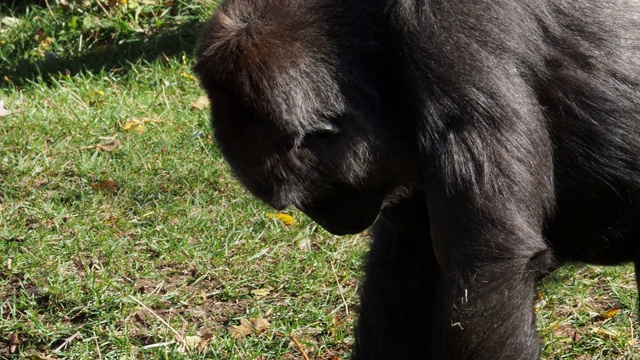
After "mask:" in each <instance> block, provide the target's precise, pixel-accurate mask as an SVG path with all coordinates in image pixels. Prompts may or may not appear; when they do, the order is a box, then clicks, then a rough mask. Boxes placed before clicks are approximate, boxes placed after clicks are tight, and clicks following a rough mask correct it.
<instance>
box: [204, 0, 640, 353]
mask: <svg viewBox="0 0 640 360" xmlns="http://www.w3.org/2000/svg"><path fill="white" fill-rule="evenodd" d="M197 57H198V63H197V65H196V67H195V70H196V72H197V73H198V75H199V78H200V81H201V84H202V86H203V87H204V89H205V90H206V91H207V94H208V96H209V98H210V99H211V103H212V125H213V128H214V132H215V138H216V140H217V142H218V144H219V146H220V148H221V150H222V152H223V154H224V156H225V157H226V159H227V161H228V162H229V163H230V165H231V167H232V168H233V170H234V172H235V174H236V176H237V177H238V178H239V180H240V181H241V182H242V183H243V184H244V185H245V186H246V187H247V188H248V189H249V190H250V191H251V192H252V193H253V194H254V195H255V196H257V197H258V198H260V199H262V200H263V201H265V202H266V203H268V204H270V205H271V206H273V207H276V208H284V207H287V206H295V207H298V208H299V209H301V210H302V211H304V212H305V213H306V214H308V215H309V216H310V217H311V218H313V219H314V220H316V221H317V222H318V223H319V224H320V225H322V226H323V227H325V228H326V229H327V230H329V231H331V232H333V233H336V234H344V233H354V232H359V231H362V230H364V229H366V228H368V227H372V231H371V232H372V237H373V241H372V244H371V250H370V252H369V254H368V256H367V259H366V262H365V274H366V276H365V279H364V283H363V285H362V290H361V294H360V296H361V310H360V316H359V320H358V324H357V327H356V345H355V348H354V355H353V356H354V358H355V359H386V360H388V359H414V358H429V359H473V360H482V359H491V360H495V359H537V358H539V344H538V341H537V336H536V333H535V324H534V322H535V319H534V313H533V301H534V286H535V282H536V281H537V280H538V279H540V278H541V277H542V276H544V275H545V274H547V273H548V272H549V271H551V270H553V269H554V268H556V267H558V266H560V265H562V264H563V263H564V262H567V261H585V262H592V263H599V264H618V263H622V262H630V261H633V262H636V264H638V263H639V262H640V240H638V239H640V229H639V228H638V224H640V75H639V74H640V72H639V71H638V69H640V2H636V1H626V0H612V1H607V2H602V1H596V0H582V1H576V0H532V1H525V0H508V1H507V0H477V1H464V0H439V1H430V0H351V1H346V0H227V1H223V2H222V3H221V4H220V5H219V6H218V8H217V10H216V13H215V14H214V16H213V18H212V19H211V21H210V22H209V23H208V25H207V26H206V27H205V29H204V30H203V32H202V34H201V37H200V41H199V44H198V49H197ZM411 324H415V325H411ZM412 326H413V328H412ZM425 343H426V345H425Z"/></svg>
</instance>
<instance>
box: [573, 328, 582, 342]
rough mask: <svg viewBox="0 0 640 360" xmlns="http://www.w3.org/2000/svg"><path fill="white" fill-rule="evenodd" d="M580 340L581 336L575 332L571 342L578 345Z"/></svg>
mask: <svg viewBox="0 0 640 360" xmlns="http://www.w3.org/2000/svg"><path fill="white" fill-rule="evenodd" d="M581 339H582V334H580V332H578V331H575V332H574V333H573V342H574V343H578V342H580V340H581Z"/></svg>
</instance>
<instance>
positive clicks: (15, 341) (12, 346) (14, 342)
mask: <svg viewBox="0 0 640 360" xmlns="http://www.w3.org/2000/svg"><path fill="white" fill-rule="evenodd" d="M7 343H8V344H9V353H11V354H15V352H16V351H17V350H18V345H20V339H19V338H18V333H15V332H14V333H12V334H11V335H9V339H7Z"/></svg>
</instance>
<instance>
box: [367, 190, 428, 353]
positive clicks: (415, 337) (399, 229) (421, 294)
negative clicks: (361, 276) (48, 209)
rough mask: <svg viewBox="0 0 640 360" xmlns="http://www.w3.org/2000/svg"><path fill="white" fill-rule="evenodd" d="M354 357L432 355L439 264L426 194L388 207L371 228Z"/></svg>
mask: <svg viewBox="0 0 640 360" xmlns="http://www.w3.org/2000/svg"><path fill="white" fill-rule="evenodd" d="M372 237H373V242H372V244H371V249H370V250H369V253H368V257H367V260H366V263H365V273H366V278H365V280H364V284H363V285H362V289H361V293H360V299H361V309H360V318H359V321H358V325H357V327H356V346H355V350H354V359H356V360H364V359H366V360H372V359H380V360H382V359H384V360H393V359H416V358H423V357H425V356H428V354H429V352H430V350H429V341H430V340H431V339H432V336H431V326H430V325H431V324H432V323H433V299H434V298H435V294H436V286H437V279H438V272H439V271H438V268H437V264H436V261H435V257H434V254H433V248H432V246H431V240H430V229H429V222H428V213H427V207H426V203H425V200H424V197H423V196H422V195H420V196H414V197H413V198H411V199H405V200H403V202H402V203H401V204H396V205H394V206H393V207H392V208H389V209H385V210H384V212H383V214H382V215H381V216H380V218H379V219H378V221H377V222H376V224H375V225H374V227H373V229H372Z"/></svg>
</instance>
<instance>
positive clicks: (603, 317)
mask: <svg viewBox="0 0 640 360" xmlns="http://www.w3.org/2000/svg"><path fill="white" fill-rule="evenodd" d="M618 310H620V309H619V308H618V307H614V308H611V309H609V310H608V311H607V312H605V313H604V314H599V315H597V316H596V317H595V319H594V320H596V321H601V320H607V319H611V318H612V317H614V316H616V314H617V313H618Z"/></svg>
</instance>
